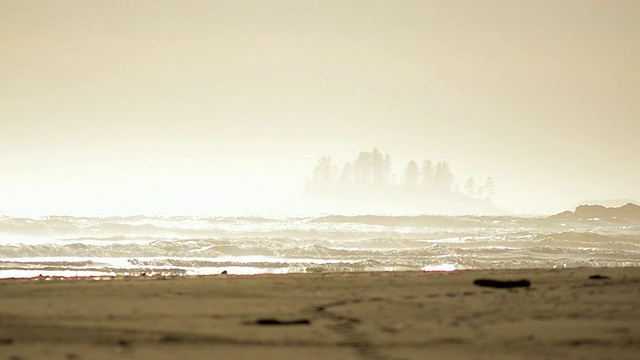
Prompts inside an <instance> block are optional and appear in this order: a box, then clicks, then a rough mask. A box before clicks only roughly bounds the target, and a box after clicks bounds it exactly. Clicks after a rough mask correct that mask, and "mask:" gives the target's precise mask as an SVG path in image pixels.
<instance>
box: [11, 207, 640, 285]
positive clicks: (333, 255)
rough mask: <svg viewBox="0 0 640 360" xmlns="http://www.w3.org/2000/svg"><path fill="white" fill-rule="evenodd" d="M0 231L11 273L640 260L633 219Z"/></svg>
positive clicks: (111, 225) (125, 222)
mask: <svg viewBox="0 0 640 360" xmlns="http://www.w3.org/2000/svg"><path fill="white" fill-rule="evenodd" d="M0 240H1V241H0V277H5V278H6V277H16V276H18V277H20V276H37V275H39V274H62V275H63V276H76V275H78V276H84V275H87V274H90V275H100V274H108V275H120V274H142V273H145V274H172V275H199V274H216V273H220V272H222V271H227V272H228V273H230V274H233V273H236V274H256V273H287V272H334V271H396V270H430V269H489V268H554V267H579V266H640V224H638V223H633V222H629V221H593V220H590V221H573V222H567V221H561V220H552V219H543V218H517V217H488V216H483V217H471V216H460V217H445V216H398V217H394V216H337V215H335V216H324V217H318V218H302V217H300V218H280V219H275V218H274V219H272V218H262V217H189V216H173V217H152V216H130V217H72V216H51V217H41V218H18V217H9V216H0ZM34 274H35V275H34Z"/></svg>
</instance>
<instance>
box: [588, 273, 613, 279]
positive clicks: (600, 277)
mask: <svg viewBox="0 0 640 360" xmlns="http://www.w3.org/2000/svg"><path fill="white" fill-rule="evenodd" d="M589 279H591V280H606V279H610V277H608V276H604V275H600V274H596V275H591V276H589Z"/></svg>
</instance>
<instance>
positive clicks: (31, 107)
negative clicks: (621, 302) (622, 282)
mask: <svg viewBox="0 0 640 360" xmlns="http://www.w3.org/2000/svg"><path fill="white" fill-rule="evenodd" d="M639 64H640V1H636V0H629V1H600V0H595V1H587V0H577V1H569V0H562V1H557V0H553V1H541V0H535V1H510V0H505V1H493V0H492V1H472V0H466V1H452V0H443V1H427V0H420V1H372V0H366V1H344V0H340V1H327V0H322V1H300V0H296V1H278V0H276V1H238V0H234V1H158V0H153V1H142V0H137V1H113V0H109V1H86V0H81V1H26V0H16V1H7V0H0V212H5V213H6V212H23V213H83V212H84V213H103V214H105V213H136V212H145V213H209V214H221V213H225V212H236V211H241V210H245V211H249V212H251V211H255V209H258V206H257V205H255V203H257V202H263V201H267V200H273V199H276V198H280V197H287V196H294V195H296V194H297V193H299V192H300V190H301V189H302V184H303V180H304V177H305V176H306V175H307V174H309V173H310V172H311V170H312V169H313V166H314V164H315V161H316V160H317V158H319V157H320V156H321V155H324V154H326V155H332V156H334V158H336V159H337V160H338V161H344V160H347V159H349V158H352V157H355V156H356V155H357V153H358V152H359V151H360V150H370V149H371V148H373V147H374V146H377V147H378V148H379V149H380V150H381V151H383V152H389V153H390V154H391V155H392V156H393V157H394V160H395V161H396V162H395V166H396V167H397V169H398V170H399V169H400V168H401V167H403V166H404V164H406V162H407V161H408V160H411V159H415V160H421V159H431V160H434V161H441V160H446V161H448V162H449V164H450V166H451V168H452V170H453V172H454V175H456V176H457V180H458V182H460V183H464V181H465V180H466V178H467V177H468V176H475V177H476V178H478V179H483V178H485V177H486V176H493V177H494V178H495V182H496V191H497V195H496V201H498V202H499V203H500V204H502V205H504V206H507V207H510V208H512V209H514V210H516V211H519V212H541V211H542V212H551V211H556V210H563V209H564V208H565V207H568V206H570V205H573V204H574V203H575V202H578V201H582V200H589V199H601V198H619V197H625V198H635V199H640V161H639V160H638V158H639V156H640V65H639Z"/></svg>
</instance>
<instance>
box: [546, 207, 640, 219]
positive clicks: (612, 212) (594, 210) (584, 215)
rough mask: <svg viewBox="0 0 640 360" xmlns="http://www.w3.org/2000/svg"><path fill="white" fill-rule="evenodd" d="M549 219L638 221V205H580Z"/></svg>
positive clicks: (639, 210) (639, 215)
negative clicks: (573, 209)
mask: <svg viewBox="0 0 640 360" xmlns="http://www.w3.org/2000/svg"><path fill="white" fill-rule="evenodd" d="M549 219H567V220H588V219H601V220H637V221H640V205H637V204H632V203H628V204H626V205H623V206H620V207H604V206H602V205H580V206H578V207H577V208H576V210H575V211H565V212H561V213H559V214H556V215H551V216H549Z"/></svg>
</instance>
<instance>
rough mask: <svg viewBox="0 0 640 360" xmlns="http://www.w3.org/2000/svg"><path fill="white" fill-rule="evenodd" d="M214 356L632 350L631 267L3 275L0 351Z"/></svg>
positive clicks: (606, 354) (544, 354)
mask: <svg viewBox="0 0 640 360" xmlns="http://www.w3.org/2000/svg"><path fill="white" fill-rule="evenodd" d="M592 275H600V278H590V276H592ZM479 278H483V279H498V280H520V279H527V280H529V281H530V282H531V285H530V287H528V288H527V287H517V288H492V287H481V286H478V285H475V284H474V280H476V279H479ZM523 284H524V283H521V284H520V285H523ZM215 358H219V359H639V358H640V268H606V269H597V268H581V269H563V270H491V271H455V272H443V273H425V272H372V273H328V274H290V275H259V276H231V275H218V276H209V277H194V278H184V277H181V278H163V277H125V278H115V279H104V280H96V279H91V278H88V279H87V278H85V279H64V280H61V279H46V278H41V279H32V280H4V281H0V359H13V360H26V359H68V360H72V359H190V360H194V359H215Z"/></svg>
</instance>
